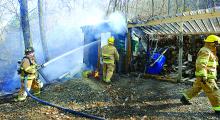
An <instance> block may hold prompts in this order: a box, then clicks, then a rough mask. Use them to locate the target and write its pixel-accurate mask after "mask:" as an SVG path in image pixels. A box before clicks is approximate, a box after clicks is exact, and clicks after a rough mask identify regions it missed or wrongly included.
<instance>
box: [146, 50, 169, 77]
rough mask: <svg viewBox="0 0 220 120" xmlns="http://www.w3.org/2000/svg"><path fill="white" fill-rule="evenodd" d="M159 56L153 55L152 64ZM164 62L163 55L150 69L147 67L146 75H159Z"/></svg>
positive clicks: (157, 54)
mask: <svg viewBox="0 0 220 120" xmlns="http://www.w3.org/2000/svg"><path fill="white" fill-rule="evenodd" d="M160 55H161V54H159V53H154V55H153V58H152V59H153V62H154V61H155V60H157V58H158V57H160ZM165 61H166V57H165V56H164V55H161V57H160V58H159V60H158V61H157V62H156V63H155V64H154V65H153V66H152V67H151V66H149V68H148V70H147V73H149V74H160V73H161V71H162V70H163V65H164V63H165Z"/></svg>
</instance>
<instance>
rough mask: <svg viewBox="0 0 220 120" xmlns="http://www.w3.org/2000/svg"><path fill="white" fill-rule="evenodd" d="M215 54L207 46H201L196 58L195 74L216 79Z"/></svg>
mask: <svg viewBox="0 0 220 120" xmlns="http://www.w3.org/2000/svg"><path fill="white" fill-rule="evenodd" d="M217 60H218V59H217V56H216V55H215V54H214V53H213V52H212V51H211V50H210V49H208V48H206V47H202V48H201V49H200V51H199V53H198V57H197V59H196V72H195V75H196V76H199V77H206V78H207V79H216V76H217V70H216V68H217V65H218V61H217Z"/></svg>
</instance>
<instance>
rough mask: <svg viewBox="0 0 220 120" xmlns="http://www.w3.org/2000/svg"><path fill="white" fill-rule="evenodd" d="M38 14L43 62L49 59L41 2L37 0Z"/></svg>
mask: <svg viewBox="0 0 220 120" xmlns="http://www.w3.org/2000/svg"><path fill="white" fill-rule="evenodd" d="M38 16H39V27H40V38H41V43H42V47H43V54H44V60H45V62H47V61H49V54H48V48H47V42H46V35H45V30H44V19H43V2H42V0H38Z"/></svg>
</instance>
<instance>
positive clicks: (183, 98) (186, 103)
mask: <svg viewBox="0 0 220 120" xmlns="http://www.w3.org/2000/svg"><path fill="white" fill-rule="evenodd" d="M180 101H181V102H182V104H184V105H191V104H192V103H191V102H189V100H187V99H186V97H185V96H182V98H181V99H180Z"/></svg>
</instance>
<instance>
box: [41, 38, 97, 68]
mask: <svg viewBox="0 0 220 120" xmlns="http://www.w3.org/2000/svg"><path fill="white" fill-rule="evenodd" d="M99 41H100V40H97V41H94V42H91V43H89V44H86V45H83V46H80V47H78V48H76V49H73V50H71V51H69V52H66V53H64V54H62V55H60V56H58V57H56V58H54V59H52V60H50V61H48V62H46V63H44V64H43V65H42V67H46V66H47V65H49V64H51V63H53V62H55V61H57V60H59V59H60V58H63V57H65V56H67V55H69V54H71V53H73V52H76V51H78V50H80V49H82V48H85V47H88V46H90V45H93V44H96V43H97V42H99Z"/></svg>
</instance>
